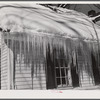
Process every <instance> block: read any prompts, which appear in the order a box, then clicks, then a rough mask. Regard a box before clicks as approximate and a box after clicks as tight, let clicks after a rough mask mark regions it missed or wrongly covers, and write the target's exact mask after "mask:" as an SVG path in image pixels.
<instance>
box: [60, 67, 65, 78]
mask: <svg viewBox="0 0 100 100" xmlns="http://www.w3.org/2000/svg"><path fill="white" fill-rule="evenodd" d="M61 76H62V77H63V76H65V69H64V68H62V69H61Z"/></svg>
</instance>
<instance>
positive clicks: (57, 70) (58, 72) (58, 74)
mask: <svg viewBox="0 0 100 100" xmlns="http://www.w3.org/2000/svg"><path fill="white" fill-rule="evenodd" d="M56 77H60V69H59V68H56Z"/></svg>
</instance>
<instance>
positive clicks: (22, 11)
mask: <svg viewBox="0 0 100 100" xmlns="http://www.w3.org/2000/svg"><path fill="white" fill-rule="evenodd" d="M0 59H1V61H0V89H1V90H100V3H99V4H98V3H97V4H96V3H94V4H79V3H78V4H77V3H76V4H75V3H74V4H72V3H38V2H37V3H30V2H29V3H28V2H27V3H24V2H23V3H20V2H19V3H18V2H17V3H16V2H15V3H9V2H8V3H6V2H5V3H2V2H0Z"/></svg>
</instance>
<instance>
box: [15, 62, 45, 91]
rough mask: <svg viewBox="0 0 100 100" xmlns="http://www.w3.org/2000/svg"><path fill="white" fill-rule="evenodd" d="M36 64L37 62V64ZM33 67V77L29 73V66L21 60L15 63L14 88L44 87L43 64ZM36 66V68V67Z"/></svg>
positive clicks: (37, 88) (36, 88)
mask: <svg viewBox="0 0 100 100" xmlns="http://www.w3.org/2000/svg"><path fill="white" fill-rule="evenodd" d="M37 65H38V64H37ZM40 65H41V66H35V65H34V66H35V67H34V74H33V78H32V75H31V67H30V66H29V64H28V65H26V64H24V63H23V61H22V62H20V64H19V62H17V61H16V64H15V66H16V67H15V89H18V90H20V89H22V90H23V89H35V90H39V89H46V76H45V69H44V68H43V64H40ZM36 67H37V68H36Z"/></svg>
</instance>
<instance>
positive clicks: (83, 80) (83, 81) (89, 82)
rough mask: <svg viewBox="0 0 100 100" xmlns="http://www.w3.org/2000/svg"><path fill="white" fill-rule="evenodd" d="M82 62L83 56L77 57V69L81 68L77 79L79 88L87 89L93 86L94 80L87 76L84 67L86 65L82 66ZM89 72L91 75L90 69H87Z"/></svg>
mask: <svg viewBox="0 0 100 100" xmlns="http://www.w3.org/2000/svg"><path fill="white" fill-rule="evenodd" d="M83 62H85V61H84V57H83V56H78V66H79V68H81V69H82V70H81V71H80V72H79V77H80V86H81V87H88V86H93V85H94V79H93V76H89V74H88V72H87V71H86V68H85V66H87V64H85V66H84V64H83ZM89 66H91V64H88V67H89ZM89 70H90V71H91V73H92V68H91V67H89Z"/></svg>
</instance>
